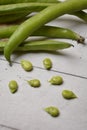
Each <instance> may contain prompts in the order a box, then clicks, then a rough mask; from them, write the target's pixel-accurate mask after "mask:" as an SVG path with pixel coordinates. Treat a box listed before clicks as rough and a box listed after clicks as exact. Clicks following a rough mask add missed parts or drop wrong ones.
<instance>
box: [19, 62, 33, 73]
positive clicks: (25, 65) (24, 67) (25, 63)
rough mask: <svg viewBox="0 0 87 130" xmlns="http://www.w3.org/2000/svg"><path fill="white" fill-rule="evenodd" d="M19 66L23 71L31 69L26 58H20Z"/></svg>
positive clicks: (30, 64)
mask: <svg viewBox="0 0 87 130" xmlns="http://www.w3.org/2000/svg"><path fill="white" fill-rule="evenodd" d="M21 66H22V68H23V69H24V70H25V71H31V70H32V69H33V65H32V63H31V62H30V61H27V60H21Z"/></svg>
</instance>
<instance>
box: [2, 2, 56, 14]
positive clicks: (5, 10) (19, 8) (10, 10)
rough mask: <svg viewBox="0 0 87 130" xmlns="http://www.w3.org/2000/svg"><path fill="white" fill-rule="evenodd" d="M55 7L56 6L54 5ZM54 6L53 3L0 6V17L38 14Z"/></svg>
mask: <svg viewBox="0 0 87 130" xmlns="http://www.w3.org/2000/svg"><path fill="white" fill-rule="evenodd" d="M54 5H55V4H54ZM48 6H52V3H19V4H10V5H1V6H0V16H2V15H8V14H15V13H16V14H17V13H23V12H25V11H26V12H38V11H41V10H43V9H45V8H46V7H48Z"/></svg>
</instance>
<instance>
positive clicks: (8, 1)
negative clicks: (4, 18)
mask: <svg viewBox="0 0 87 130" xmlns="http://www.w3.org/2000/svg"><path fill="white" fill-rule="evenodd" d="M29 2H35V3H37V2H40V3H43V2H45V3H56V2H58V0H0V5H4V4H16V3H29Z"/></svg>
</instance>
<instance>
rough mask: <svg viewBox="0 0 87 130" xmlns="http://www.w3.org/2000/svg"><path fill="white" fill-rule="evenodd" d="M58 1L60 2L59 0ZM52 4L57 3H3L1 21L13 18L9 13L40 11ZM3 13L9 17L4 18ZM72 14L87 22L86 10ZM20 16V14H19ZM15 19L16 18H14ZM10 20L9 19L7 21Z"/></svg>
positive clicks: (0, 7)
mask: <svg viewBox="0 0 87 130" xmlns="http://www.w3.org/2000/svg"><path fill="white" fill-rule="evenodd" d="M57 3H59V2H58V1H57ZM51 5H55V3H51V2H50V3H38V2H33V3H21V4H20V3H19V4H10V5H1V6H0V23H2V22H3V21H5V20H7V19H12V18H13V16H12V17H11V18H9V17H10V16H9V15H11V14H12V15H13V14H15V13H16V14H17V13H18V15H19V13H23V14H24V13H25V12H26V13H28V12H39V11H41V10H43V9H44V8H46V7H48V6H51ZM69 14H70V13H69ZM2 15H8V16H6V17H7V18H4V17H3V16H2ZM71 15H75V16H77V17H79V18H80V19H82V20H84V21H85V22H87V13H86V12H84V11H81V10H80V11H77V12H75V13H72V14H71ZM19 17H20V15H19ZM14 19H15V18H14ZM7 22H8V21H7ZM4 23H5V22H4Z"/></svg>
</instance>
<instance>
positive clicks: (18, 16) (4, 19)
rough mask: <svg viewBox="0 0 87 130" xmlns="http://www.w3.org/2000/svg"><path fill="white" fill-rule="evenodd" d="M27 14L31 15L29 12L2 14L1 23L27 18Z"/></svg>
mask: <svg viewBox="0 0 87 130" xmlns="http://www.w3.org/2000/svg"><path fill="white" fill-rule="evenodd" d="M27 15H29V12H23V13H15V14H8V15H2V16H0V24H7V23H13V22H15V21H17V22H18V21H19V20H22V19H26V16H27Z"/></svg>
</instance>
